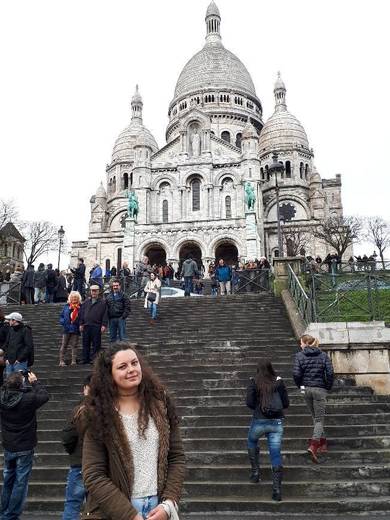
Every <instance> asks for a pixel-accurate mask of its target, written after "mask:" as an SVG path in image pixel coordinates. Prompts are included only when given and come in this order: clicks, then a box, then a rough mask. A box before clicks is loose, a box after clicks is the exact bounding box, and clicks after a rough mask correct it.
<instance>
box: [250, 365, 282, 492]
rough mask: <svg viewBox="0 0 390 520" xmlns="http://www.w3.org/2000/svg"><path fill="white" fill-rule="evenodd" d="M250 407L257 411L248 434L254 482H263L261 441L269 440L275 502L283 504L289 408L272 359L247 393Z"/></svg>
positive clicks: (261, 370) (261, 369)
mask: <svg viewBox="0 0 390 520" xmlns="http://www.w3.org/2000/svg"><path fill="white" fill-rule="evenodd" d="M246 404H247V406H248V407H249V408H251V410H253V418H252V422H251V425H250V428H249V432H248V456H249V461H250V463H251V467H252V471H251V475H250V481H251V482H254V483H256V482H259V480H260V460H259V455H260V450H259V447H258V441H259V438H260V437H261V436H263V435H265V437H266V438H267V442H268V451H269V456H270V459H271V465H272V500H276V501H278V502H280V500H282V491H281V486H282V475H283V467H282V456H281V453H280V448H281V444H282V438H283V419H284V413H283V410H284V409H285V408H288V406H289V399H288V394H287V390H286V387H285V385H284V383H283V381H282V379H281V378H280V377H277V376H276V373H275V370H274V368H273V366H272V364H271V361H269V360H268V359H262V360H260V361H259V363H258V365H257V372H256V376H255V378H254V379H251V382H250V384H249V386H248V389H247V396H246Z"/></svg>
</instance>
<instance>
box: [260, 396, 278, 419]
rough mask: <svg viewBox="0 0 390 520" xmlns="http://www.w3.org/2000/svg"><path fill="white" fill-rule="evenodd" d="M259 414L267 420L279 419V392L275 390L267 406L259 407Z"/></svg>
mask: <svg viewBox="0 0 390 520" xmlns="http://www.w3.org/2000/svg"><path fill="white" fill-rule="evenodd" d="M260 410H261V413H262V414H263V415H264V417H266V418H267V419H275V418H278V417H280V414H281V413H282V412H283V403H282V398H281V397H280V393H279V391H278V390H277V389H276V390H275V391H274V393H273V394H272V397H271V400H270V402H269V403H268V405H267V406H264V407H262V406H260Z"/></svg>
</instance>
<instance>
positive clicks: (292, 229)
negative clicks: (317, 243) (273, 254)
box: [282, 224, 310, 256]
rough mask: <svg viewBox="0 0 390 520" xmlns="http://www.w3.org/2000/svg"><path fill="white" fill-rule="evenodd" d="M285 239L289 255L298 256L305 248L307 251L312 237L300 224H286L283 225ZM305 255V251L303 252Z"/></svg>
mask: <svg viewBox="0 0 390 520" xmlns="http://www.w3.org/2000/svg"><path fill="white" fill-rule="evenodd" d="M282 236H283V241H284V243H285V245H286V252H287V256H298V255H300V254H302V252H303V250H304V251H305V252H306V249H307V247H308V246H309V245H310V237H309V235H308V233H307V231H306V230H304V229H302V228H301V227H299V226H294V225H288V224H285V225H284V226H283V227H282ZM303 256H305V253H304V254H303Z"/></svg>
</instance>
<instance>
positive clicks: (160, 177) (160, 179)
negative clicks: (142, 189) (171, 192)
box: [150, 173, 177, 190]
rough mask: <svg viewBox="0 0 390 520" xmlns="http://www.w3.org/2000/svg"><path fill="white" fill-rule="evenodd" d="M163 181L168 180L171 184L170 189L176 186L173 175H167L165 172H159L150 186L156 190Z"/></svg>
mask: <svg viewBox="0 0 390 520" xmlns="http://www.w3.org/2000/svg"><path fill="white" fill-rule="evenodd" d="M163 182H168V183H169V184H170V185H171V187H172V189H175V188H177V182H176V179H175V178H174V177H173V175H169V174H167V173H163V174H160V175H158V176H157V177H156V178H155V179H153V182H152V183H151V186H150V187H151V188H152V190H157V189H159V186H160V185H161V184H162V183H163Z"/></svg>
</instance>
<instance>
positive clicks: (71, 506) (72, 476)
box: [62, 466, 85, 520]
mask: <svg viewBox="0 0 390 520" xmlns="http://www.w3.org/2000/svg"><path fill="white" fill-rule="evenodd" d="M84 498H85V488H84V484H83V477H82V475H81V466H71V467H70V469H69V473H68V479H67V481H66V491H65V506H64V514H63V515H62V520H75V519H76V518H79V516H80V511H81V507H82V505H83V502H84Z"/></svg>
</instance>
